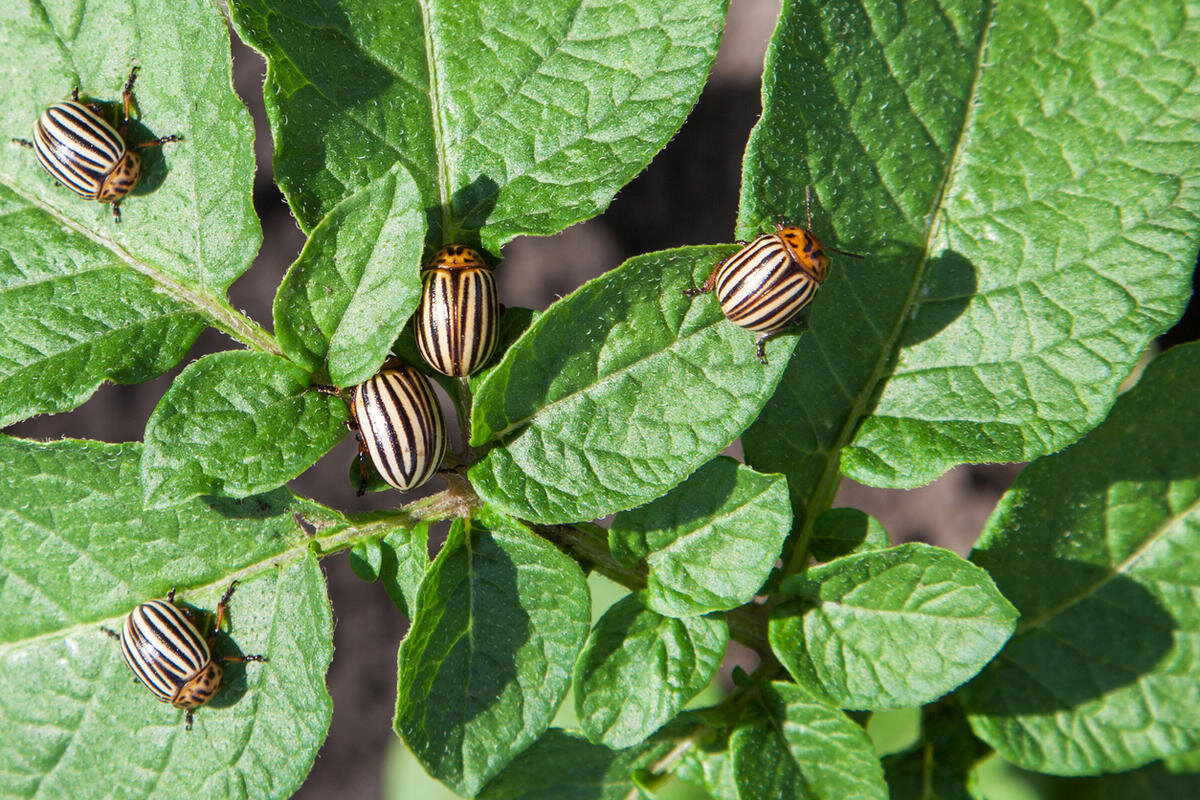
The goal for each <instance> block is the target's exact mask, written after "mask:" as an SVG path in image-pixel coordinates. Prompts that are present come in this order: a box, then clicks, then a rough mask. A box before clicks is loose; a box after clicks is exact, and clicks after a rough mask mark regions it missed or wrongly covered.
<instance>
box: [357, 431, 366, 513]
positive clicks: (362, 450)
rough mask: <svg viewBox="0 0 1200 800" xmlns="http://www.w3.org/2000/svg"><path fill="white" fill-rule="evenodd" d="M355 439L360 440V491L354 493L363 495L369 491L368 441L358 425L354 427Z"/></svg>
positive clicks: (359, 495)
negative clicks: (364, 439)
mask: <svg viewBox="0 0 1200 800" xmlns="http://www.w3.org/2000/svg"><path fill="white" fill-rule="evenodd" d="M354 440H355V441H356V442H358V491H357V492H355V493H354V494H355V495H356V496H358V497H362V496H363V495H364V494H366V493H367V443H366V442H365V441H363V437H362V434H361V433H359V432H358V428H357V426H356V427H355V429H354Z"/></svg>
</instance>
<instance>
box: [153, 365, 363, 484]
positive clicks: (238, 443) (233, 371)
mask: <svg viewBox="0 0 1200 800" xmlns="http://www.w3.org/2000/svg"><path fill="white" fill-rule="evenodd" d="M308 387H309V376H308V373H306V372H305V371H304V370H303V369H301V368H299V367H297V366H295V365H293V364H291V363H289V362H287V361H285V360H284V359H282V358H278V357H276V356H270V355H266V354H263V353H251V352H245V351H229V352H224V353H215V354H213V355H210V356H205V357H204V358H202V359H200V360H199V361H196V362H195V363H193V364H192V365H191V366H189V367H188V368H187V369H185V370H184V371H183V373H182V374H180V376H179V377H178V378H176V379H175V382H174V383H172V384H171V388H170V389H168V390H167V393H166V394H164V395H163V398H162V400H160V401H159V403H158V407H157V408H155V409H154V413H153V414H151V415H150V419H149V421H148V422H147V423H146V437H145V438H146V449H145V450H144V451H143V453H142V482H143V488H144V491H145V493H146V503H147V505H149V506H151V507H155V508H163V507H166V506H169V505H171V504H172V503H176V502H179V501H182V500H187V499H189V498H191V497H195V496H196V495H200V494H223V495H226V496H232V497H246V496H249V495H252V494H257V493H259V492H263V491H268V490H270V489H274V488H276V487H278V486H280V485H282V484H284V483H286V482H287V481H289V480H291V479H292V478H294V477H296V476H297V475H299V474H300V473H301V472H303V471H304V470H306V469H308V468H309V467H310V466H312V465H313V464H314V463H316V460H317V459H318V458H320V457H321V456H323V455H325V453H326V452H328V451H329V449H330V448H331V447H333V446H334V445H335V444H337V443H338V441H339V440H341V439H342V437H343V436H345V435H346V429H345V422H346V417H347V413H348V412H347V409H346V404H345V403H344V402H343V401H342V399H341V398H339V397H334V396H330V395H325V394H321V393H320V392H316V391H313V390H311V389H309V388H308Z"/></svg>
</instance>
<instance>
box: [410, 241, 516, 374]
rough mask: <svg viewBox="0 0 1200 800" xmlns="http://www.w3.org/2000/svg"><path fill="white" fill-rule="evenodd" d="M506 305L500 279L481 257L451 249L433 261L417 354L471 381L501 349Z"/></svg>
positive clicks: (427, 277) (418, 330)
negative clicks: (499, 335) (502, 303)
mask: <svg viewBox="0 0 1200 800" xmlns="http://www.w3.org/2000/svg"><path fill="white" fill-rule="evenodd" d="M499 316H500V300H499V296H498V294H497V292H496V279H495V278H494V277H492V271H491V269H490V268H489V267H488V265H487V263H486V262H484V260H483V258H482V257H481V256H480V255H479V253H477V252H475V251H474V250H472V249H471V248H469V247H464V246H463V245H449V246H447V247H443V248H442V249H441V250H438V251H437V252H436V253H435V254H434V255H433V258H431V259H430V261H429V265H428V266H427V267H426V269H425V272H424V274H423V276H422V288H421V305H420V308H419V309H418V310H417V317H416V319H417V321H416V334H417V348H418V349H419V350H420V351H421V357H422V358H424V359H425V361H426V363H428V364H429V366H431V367H433V368H434V369H436V370H437V371H438V372H440V373H442V374H443V375H449V376H451V377H465V376H467V375H470V374H471V373H472V372H474V371H476V370H477V369H479V368H480V367H482V366H483V365H484V363H486V362H487V360H488V358H490V357H491V355H492V351H493V350H495V349H496V336H497V332H498V325H497V322H498V318H499Z"/></svg>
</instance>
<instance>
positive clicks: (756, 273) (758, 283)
mask: <svg viewBox="0 0 1200 800" xmlns="http://www.w3.org/2000/svg"><path fill="white" fill-rule="evenodd" d="M828 274H829V259H828V258H827V257H826V255H825V253H824V252H823V251H822V249H821V243H820V242H818V241H817V238H816V237H815V236H813V235H812V234H811V233H809V232H808V231H806V230H804V229H803V228H798V227H796V226H794V225H792V226H786V227H780V229H779V230H778V231H776V232H775V233H767V234H763V235H762V236H759V237H758V238H756V239H755V240H754V241H752V242H750V244H748V245H746V246H745V247H743V248H742V249H741V250H739V251H738V252H736V253H734V254H733V255H732V256H730V257H729V258H727V259H725V260H724V261H722V262H721V264H720V265H719V266H718V268H717V272H716V280H715V282H714V286H713V289H714V291H716V293H717V300H718V301H719V302H720V303H721V311H722V313H724V314H725V316H726V317H728V319H729V321H730V322H732V323H733V324H734V325H738V326H740V327H742V328H746V329H747V330H751V331H754V332H756V333H772V332H774V331H777V330H780V329H781V328H783V327H785V326H786V325H787V324H788V323H789V322H790V321H791V320H792V318H793V317H795V316H796V314H797V313H799V311H800V309H802V308H804V307H805V306H806V305H808V304H809V302H810V301H811V300H812V299H813V296H814V295H815V294H816V293H817V289H819V288H820V286H821V284H822V283H824V282H825V277H826V275H828Z"/></svg>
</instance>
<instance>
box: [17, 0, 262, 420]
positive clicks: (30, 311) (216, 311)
mask: <svg viewBox="0 0 1200 800" xmlns="http://www.w3.org/2000/svg"><path fill="white" fill-rule="evenodd" d="M8 6H9V7H8V8H7V11H6V15H5V24H3V25H0V68H2V69H3V71H4V73H5V74H7V75H8V76H9V80H8V81H6V89H5V102H4V103H3V104H0V130H3V131H4V132H5V133H4V142H3V145H2V146H0V241H3V242H4V257H2V258H0V329H3V331H4V336H3V337H0V425H7V424H9V423H11V422H14V421H16V420H19V419H23V418H26V417H30V416H33V415H34V414H38V413H44V412H59V411H67V410H70V409H72V408H74V407H76V406H78V405H79V404H81V403H82V402H83V401H85V400H86V399H87V398H88V397H89V396H90V395H91V394H92V392H94V391H95V390H96V388H97V387H98V386H99V385H100V384H101V383H103V382H104V381H106V380H111V381H115V382H117V383H137V382H139V381H144V380H148V379H150V378H152V377H154V376H156V375H159V374H161V373H162V372H164V371H166V370H168V369H170V368H171V367H172V366H174V365H175V364H176V363H177V362H178V361H179V360H180V359H181V358H183V356H184V354H185V353H186V352H187V350H188V348H189V347H190V346H191V343H192V341H193V340H194V339H195V338H196V335H197V334H198V333H199V332H200V330H201V329H202V328H203V326H204V324H205V323H206V322H208V323H209V324H215V325H217V326H218V327H222V328H224V329H225V330H231V326H233V325H234V324H236V321H237V320H241V321H244V319H243V318H241V317H240V315H236V312H233V310H232V308H230V307H229V305H228V303H227V302H226V301H225V299H224V293H225V289H226V287H228V286H229V284H230V283H232V282H233V280H234V279H235V278H237V277H238V276H239V275H240V274H241V273H242V272H244V271H245V270H246V269H247V268H248V267H249V266H250V262H251V260H252V259H253V258H254V254H255V252H257V250H258V246H259V242H260V241H261V233H260V230H259V227H258V217H257V216H256V215H255V213H254V208H253V206H252V205H251V202H250V200H251V197H250V189H251V184H252V181H253V175H254V156H253V151H252V142H253V136H254V130H253V127H252V125H251V122H250V115H249V114H248V113H247V112H246V109H245V107H244V106H242V104H241V102H240V101H239V100H238V98H237V95H235V94H234V92H233V87H232V83H231V78H230V62H229V35H228V32H227V30H226V26H225V22H224V20H222V18H221V15H220V13H219V12H218V11H217V10H216V9H215V8H214V7H213V6H212V4H210V3H208V2H202V0H182V2H169V1H168V0H146V2H140V3H139V4H138V7H137V9H136V11H134V10H132V9H130V8H128V7H126V6H124V5H120V4H117V3H115V2H108V0H97V1H95V2H91V3H89V4H88V5H87V12H86V14H85V12H84V8H83V6H81V5H80V4H78V3H72V2H67V1H66V0H45V2H39V3H28V2H24V0H22V2H18V3H10V4H8ZM101 21H102V22H101ZM118 43H119V44H118ZM184 44H186V46H184ZM117 54H119V57H117ZM131 62H132V63H137V64H140V65H141V66H142V72H141V75H140V76H139V78H138V82H137V84H136V85H135V87H134V96H135V98H136V100H137V108H138V111H139V115H138V120H137V121H136V122H135V123H133V124H132V126H131V128H130V140H131V141H133V142H139V141H145V140H146V139H149V138H150V136H151V135H154V136H163V135H167V134H174V133H178V134H181V135H182V136H183V141H182V142H179V143H173V144H168V145H166V146H165V147H163V148H162V152H159V149H158V148H151V149H147V150H144V151H142V154H143V157H144V175H143V178H142V180H141V182H140V183H139V185H138V186H137V187H136V188H135V190H134V192H133V194H132V195H131V196H130V197H129V198H127V200H126V202H125V203H124V204H123V209H124V216H123V221H122V223H121V224H120V225H116V224H114V223H113V221H112V209H111V208H110V207H109V206H107V205H104V204H101V203H97V202H95V201H91V200H85V199H84V198H81V197H79V196H77V195H75V194H74V193H72V192H70V191H68V190H67V189H65V188H64V187H62V186H60V185H58V184H57V183H55V181H54V180H53V179H52V178H50V177H49V176H48V175H47V174H46V173H44V172H43V171H42V170H41V168H40V167H39V166H38V163H37V160H36V158H35V157H34V155H33V153H32V151H30V150H26V149H23V148H21V147H17V146H16V145H13V144H10V143H9V142H8V138H9V137H11V136H20V137H25V138H29V137H31V136H32V131H33V124H34V120H36V119H37V117H38V115H39V114H40V113H41V112H42V110H43V109H45V108H46V107H47V106H48V105H50V104H51V103H54V102H56V101H58V100H60V99H62V98H63V97H64V96H66V95H67V94H68V92H69V91H70V90H71V88H72V87H73V86H78V87H80V89H81V90H82V93H83V94H84V95H87V96H89V97H90V98H92V99H94V100H97V101H102V102H105V103H109V104H110V105H109V108H110V109H111V108H113V105H112V104H113V103H116V104H117V105H119V101H120V95H121V86H122V84H123V82H124V81H125V78H126V76H127V75H128V72H129V66H130V63H131ZM200 97H202V98H203V101H202V102H198V101H197V98H200ZM151 132H152V133H151ZM257 333H258V334H259V335H261V333H262V332H261V331H258V332H257ZM251 336H252V337H253V334H251ZM267 341H268V340H266V338H265V336H263V337H262V343H264V344H265V343H266V342H267Z"/></svg>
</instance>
